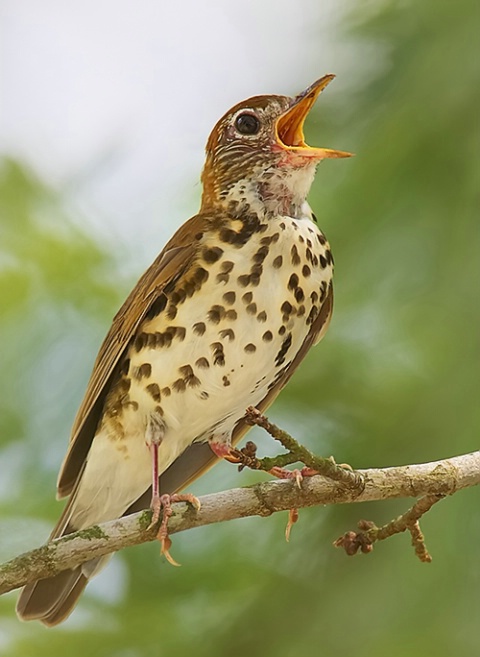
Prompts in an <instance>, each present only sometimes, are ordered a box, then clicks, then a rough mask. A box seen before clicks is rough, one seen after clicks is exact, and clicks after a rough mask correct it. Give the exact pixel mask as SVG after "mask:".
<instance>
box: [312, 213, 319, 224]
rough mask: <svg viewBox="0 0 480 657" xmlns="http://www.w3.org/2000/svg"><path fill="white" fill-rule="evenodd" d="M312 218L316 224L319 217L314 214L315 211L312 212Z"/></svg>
mask: <svg viewBox="0 0 480 657" xmlns="http://www.w3.org/2000/svg"><path fill="white" fill-rule="evenodd" d="M312 219H313V221H314V222H315V223H316V224H318V220H317V217H316V216H315V215H314V214H313V212H312Z"/></svg>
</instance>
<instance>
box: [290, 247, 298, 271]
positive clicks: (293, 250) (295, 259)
mask: <svg viewBox="0 0 480 657" xmlns="http://www.w3.org/2000/svg"><path fill="white" fill-rule="evenodd" d="M290 254H291V256H292V265H293V266H294V267H296V266H297V265H299V264H300V256H299V255H298V249H297V245H296V244H293V246H292V248H291V250H290Z"/></svg>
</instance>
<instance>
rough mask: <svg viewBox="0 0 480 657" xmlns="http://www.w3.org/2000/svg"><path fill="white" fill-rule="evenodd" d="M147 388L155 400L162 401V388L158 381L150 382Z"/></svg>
mask: <svg viewBox="0 0 480 657" xmlns="http://www.w3.org/2000/svg"><path fill="white" fill-rule="evenodd" d="M145 390H146V391H147V392H148V394H149V395H150V397H151V398H152V399H153V401H155V402H159V401H161V399H162V396H161V394H160V388H159V386H158V384H157V383H149V384H148V386H147V387H146V388H145Z"/></svg>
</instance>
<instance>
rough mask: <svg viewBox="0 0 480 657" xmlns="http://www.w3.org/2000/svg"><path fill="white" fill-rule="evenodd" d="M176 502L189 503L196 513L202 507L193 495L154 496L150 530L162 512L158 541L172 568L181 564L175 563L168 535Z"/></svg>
mask: <svg viewBox="0 0 480 657" xmlns="http://www.w3.org/2000/svg"><path fill="white" fill-rule="evenodd" d="M175 502H188V503H189V504H191V505H192V506H193V507H194V509H195V510H196V511H198V510H199V509H200V507H201V503H200V500H199V499H198V497H195V495H192V494H191V493H184V494H183V495H179V494H176V493H175V494H174V495H162V496H158V495H157V496H154V497H153V498H152V503H151V508H152V511H153V513H152V522H151V523H150V525H149V527H148V528H149V529H150V528H151V527H153V526H155V525H156V524H157V523H158V520H159V518H160V511H162V522H161V523H160V527H159V528H158V532H157V539H158V540H159V541H160V544H161V546H162V547H161V551H160V553H161V554H163V555H164V556H165V559H166V560H167V561H168V563H170V564H171V565H172V566H180V564H179V563H178V562H177V561H175V559H174V558H173V557H172V555H171V554H170V548H171V547H172V539H171V538H170V536H169V535H168V520H169V518H170V517H171V515H172V514H173V511H172V503H175Z"/></svg>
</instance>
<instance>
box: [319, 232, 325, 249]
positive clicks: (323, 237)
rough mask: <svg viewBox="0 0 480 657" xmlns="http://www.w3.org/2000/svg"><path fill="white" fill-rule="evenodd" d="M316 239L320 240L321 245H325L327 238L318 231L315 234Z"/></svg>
mask: <svg viewBox="0 0 480 657" xmlns="http://www.w3.org/2000/svg"><path fill="white" fill-rule="evenodd" d="M317 239H318V241H319V242H320V244H321V245H322V246H325V244H326V243H327V238H326V237H325V235H324V234H323V233H319V234H318V235H317Z"/></svg>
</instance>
